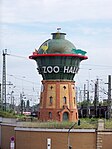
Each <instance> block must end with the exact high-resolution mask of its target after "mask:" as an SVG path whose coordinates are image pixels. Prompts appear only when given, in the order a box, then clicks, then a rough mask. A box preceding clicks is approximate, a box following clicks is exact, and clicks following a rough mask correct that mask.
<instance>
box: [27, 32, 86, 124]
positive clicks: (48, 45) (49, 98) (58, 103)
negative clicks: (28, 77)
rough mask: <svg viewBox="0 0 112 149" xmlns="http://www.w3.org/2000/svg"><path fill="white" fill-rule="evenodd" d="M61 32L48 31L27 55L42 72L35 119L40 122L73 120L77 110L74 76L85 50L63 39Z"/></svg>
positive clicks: (40, 72) (84, 57) (63, 35)
mask: <svg viewBox="0 0 112 149" xmlns="http://www.w3.org/2000/svg"><path fill="white" fill-rule="evenodd" d="M65 35H66V34H65V33H60V32H59V31H57V32H56V33H52V39H48V40H46V41H45V42H44V43H43V44H42V45H41V46H40V47H39V49H38V50H35V52H33V55H31V56H30V57H29V58H30V59H34V60H35V61H36V62H37V66H38V67H37V70H38V72H39V74H41V75H42V78H43V80H42V90H41V95H40V109H39V119H40V120H42V121H48V120H54V121H65V120H68V121H77V120H78V110H77V103H76V95H75V82H74V80H73V79H74V76H75V74H76V73H77V72H78V70H79V65H80V62H81V61H82V60H85V59H87V56H85V54H86V52H85V51H82V50H81V49H76V47H75V46H74V45H73V44H72V43H71V42H70V41H68V40H66V39H65Z"/></svg>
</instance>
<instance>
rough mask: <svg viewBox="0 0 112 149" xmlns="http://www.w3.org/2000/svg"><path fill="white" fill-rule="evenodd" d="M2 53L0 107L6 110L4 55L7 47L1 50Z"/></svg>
mask: <svg viewBox="0 0 112 149" xmlns="http://www.w3.org/2000/svg"><path fill="white" fill-rule="evenodd" d="M2 55H3V72H2V100H1V108H2V109H3V110H5V111H6V55H7V49H5V50H3V54H2ZM4 103H5V104H4Z"/></svg>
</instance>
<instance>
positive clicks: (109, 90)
mask: <svg viewBox="0 0 112 149" xmlns="http://www.w3.org/2000/svg"><path fill="white" fill-rule="evenodd" d="M107 84H108V101H107V103H108V118H109V119H110V118H111V113H112V109H111V106H112V99H111V75H108V83H107Z"/></svg>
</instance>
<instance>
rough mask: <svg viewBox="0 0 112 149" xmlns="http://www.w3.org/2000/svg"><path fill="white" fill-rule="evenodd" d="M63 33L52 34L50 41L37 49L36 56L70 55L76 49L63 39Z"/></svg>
mask: <svg viewBox="0 0 112 149" xmlns="http://www.w3.org/2000/svg"><path fill="white" fill-rule="evenodd" d="M65 35H66V34H65V33H60V32H56V33H52V39H48V40H46V41H45V42H44V43H43V44H42V45H41V46H40V47H39V49H38V54H52V53H54V54H58V53H59V54H61V53H62V54H72V53H74V52H73V49H74V50H75V49H76V47H75V46H74V45H73V44H72V43H71V42H70V41H68V40H66V39H65Z"/></svg>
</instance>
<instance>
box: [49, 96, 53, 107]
mask: <svg viewBox="0 0 112 149" xmlns="http://www.w3.org/2000/svg"><path fill="white" fill-rule="evenodd" d="M49 102H50V105H52V103H53V97H52V96H50V97H49Z"/></svg>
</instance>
